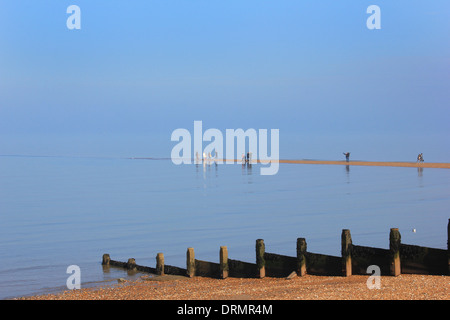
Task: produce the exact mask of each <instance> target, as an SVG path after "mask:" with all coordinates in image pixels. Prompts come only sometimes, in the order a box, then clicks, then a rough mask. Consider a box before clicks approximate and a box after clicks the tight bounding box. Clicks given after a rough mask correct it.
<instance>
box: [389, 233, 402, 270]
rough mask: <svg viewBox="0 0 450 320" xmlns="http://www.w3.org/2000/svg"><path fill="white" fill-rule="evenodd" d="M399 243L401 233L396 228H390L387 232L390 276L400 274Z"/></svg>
mask: <svg viewBox="0 0 450 320" xmlns="http://www.w3.org/2000/svg"><path fill="white" fill-rule="evenodd" d="M400 243H401V235H400V232H399V231H398V228H391V232H390V233H389V251H390V260H391V261H390V272H391V276H395V277H396V276H399V275H400V274H401V267H400Z"/></svg>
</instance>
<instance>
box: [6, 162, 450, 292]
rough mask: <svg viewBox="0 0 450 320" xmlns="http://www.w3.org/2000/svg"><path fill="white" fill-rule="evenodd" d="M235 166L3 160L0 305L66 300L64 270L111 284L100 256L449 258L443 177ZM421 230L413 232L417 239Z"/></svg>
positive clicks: (449, 202) (89, 281)
mask: <svg viewBox="0 0 450 320" xmlns="http://www.w3.org/2000/svg"><path fill="white" fill-rule="evenodd" d="M259 169H260V167H259V166H258V165H253V166H252V168H248V167H243V166H242V165H240V164H232V165H230V164H226V165H225V164H221V165H217V166H216V165H214V164H213V165H206V166H203V165H198V166H197V165H194V164H192V165H180V166H176V165H174V164H173V163H172V162H171V161H170V160H163V159H154V160H144V159H125V158H88V157H84V158H82V157H80V158H76V157H19V156H2V157H0V217H1V222H0V261H1V262H2V263H1V264H0V298H1V299H8V298H13V297H19V296H26V295H32V294H42V293H50V292H56V291H60V290H65V289H67V288H66V280H67V278H68V277H69V274H67V273H66V271H67V267H68V266H70V265H78V266H79V267H80V269H81V281H82V284H81V286H82V287H89V286H95V285H98V284H108V283H116V279H117V278H120V277H127V274H126V272H125V271H123V270H120V269H111V270H110V272H108V273H105V272H104V271H103V269H102V266H101V258H102V255H103V253H109V254H110V255H111V258H112V259H114V260H119V261H127V259H128V258H135V259H136V262H137V263H138V264H140V265H148V266H152V267H154V266H155V261H156V260H155V257H156V254H157V253H158V252H163V253H164V256H165V263H166V264H169V265H175V266H180V267H185V254H186V249H187V248H188V247H194V249H195V254H196V258H198V259H201V260H208V261H213V262H218V260H219V248H220V246H223V245H225V246H227V247H228V251H229V256H230V258H232V259H238V260H242V261H248V262H254V260H255V251H254V250H255V249H254V247H255V240H256V239H260V238H262V239H264V241H265V244H266V251H268V252H275V253H280V254H286V255H292V256H295V247H296V239H297V238H298V237H304V238H306V241H307V244H308V251H310V252H315V253H323V254H331V255H336V256H339V255H340V235H341V231H342V229H350V230H351V234H352V238H353V242H354V243H355V244H360V245H368V246H377V247H381V248H388V246H389V241H388V240H389V239H388V238H389V229H390V228H392V227H397V228H399V229H400V232H401V234H402V242H404V243H409V244H416V245H423V246H429V247H435V248H441V249H446V248H447V223H448V219H449V211H448V208H450V188H449V185H450V170H446V169H428V168H424V169H423V170H422V171H419V170H418V169H417V168H389V167H358V166H350V167H346V166H336V165H335V166H333V165H299V164H281V165H280V169H279V172H278V174H276V175H274V176H261V175H260V170H259ZM413 229H416V232H412V230H413Z"/></svg>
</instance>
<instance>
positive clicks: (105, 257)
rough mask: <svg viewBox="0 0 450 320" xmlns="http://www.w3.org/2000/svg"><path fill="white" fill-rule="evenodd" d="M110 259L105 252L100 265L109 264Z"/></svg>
mask: <svg viewBox="0 0 450 320" xmlns="http://www.w3.org/2000/svg"><path fill="white" fill-rule="evenodd" d="M110 261H111V258H110V257H109V254H107V253H105V254H104V255H103V257H102V265H104V266H109V262H110Z"/></svg>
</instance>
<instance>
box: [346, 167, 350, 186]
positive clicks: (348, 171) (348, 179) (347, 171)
mask: <svg viewBox="0 0 450 320" xmlns="http://www.w3.org/2000/svg"><path fill="white" fill-rule="evenodd" d="M345 173H346V175H347V183H350V166H349V165H348V164H347V165H346V166H345Z"/></svg>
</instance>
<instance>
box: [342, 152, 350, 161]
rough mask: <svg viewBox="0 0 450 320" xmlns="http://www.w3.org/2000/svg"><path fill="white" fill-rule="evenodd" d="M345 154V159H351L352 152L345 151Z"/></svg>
mask: <svg viewBox="0 0 450 320" xmlns="http://www.w3.org/2000/svg"><path fill="white" fill-rule="evenodd" d="M343 154H344V156H345V160H346V161H347V162H349V161H350V152H343Z"/></svg>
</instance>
